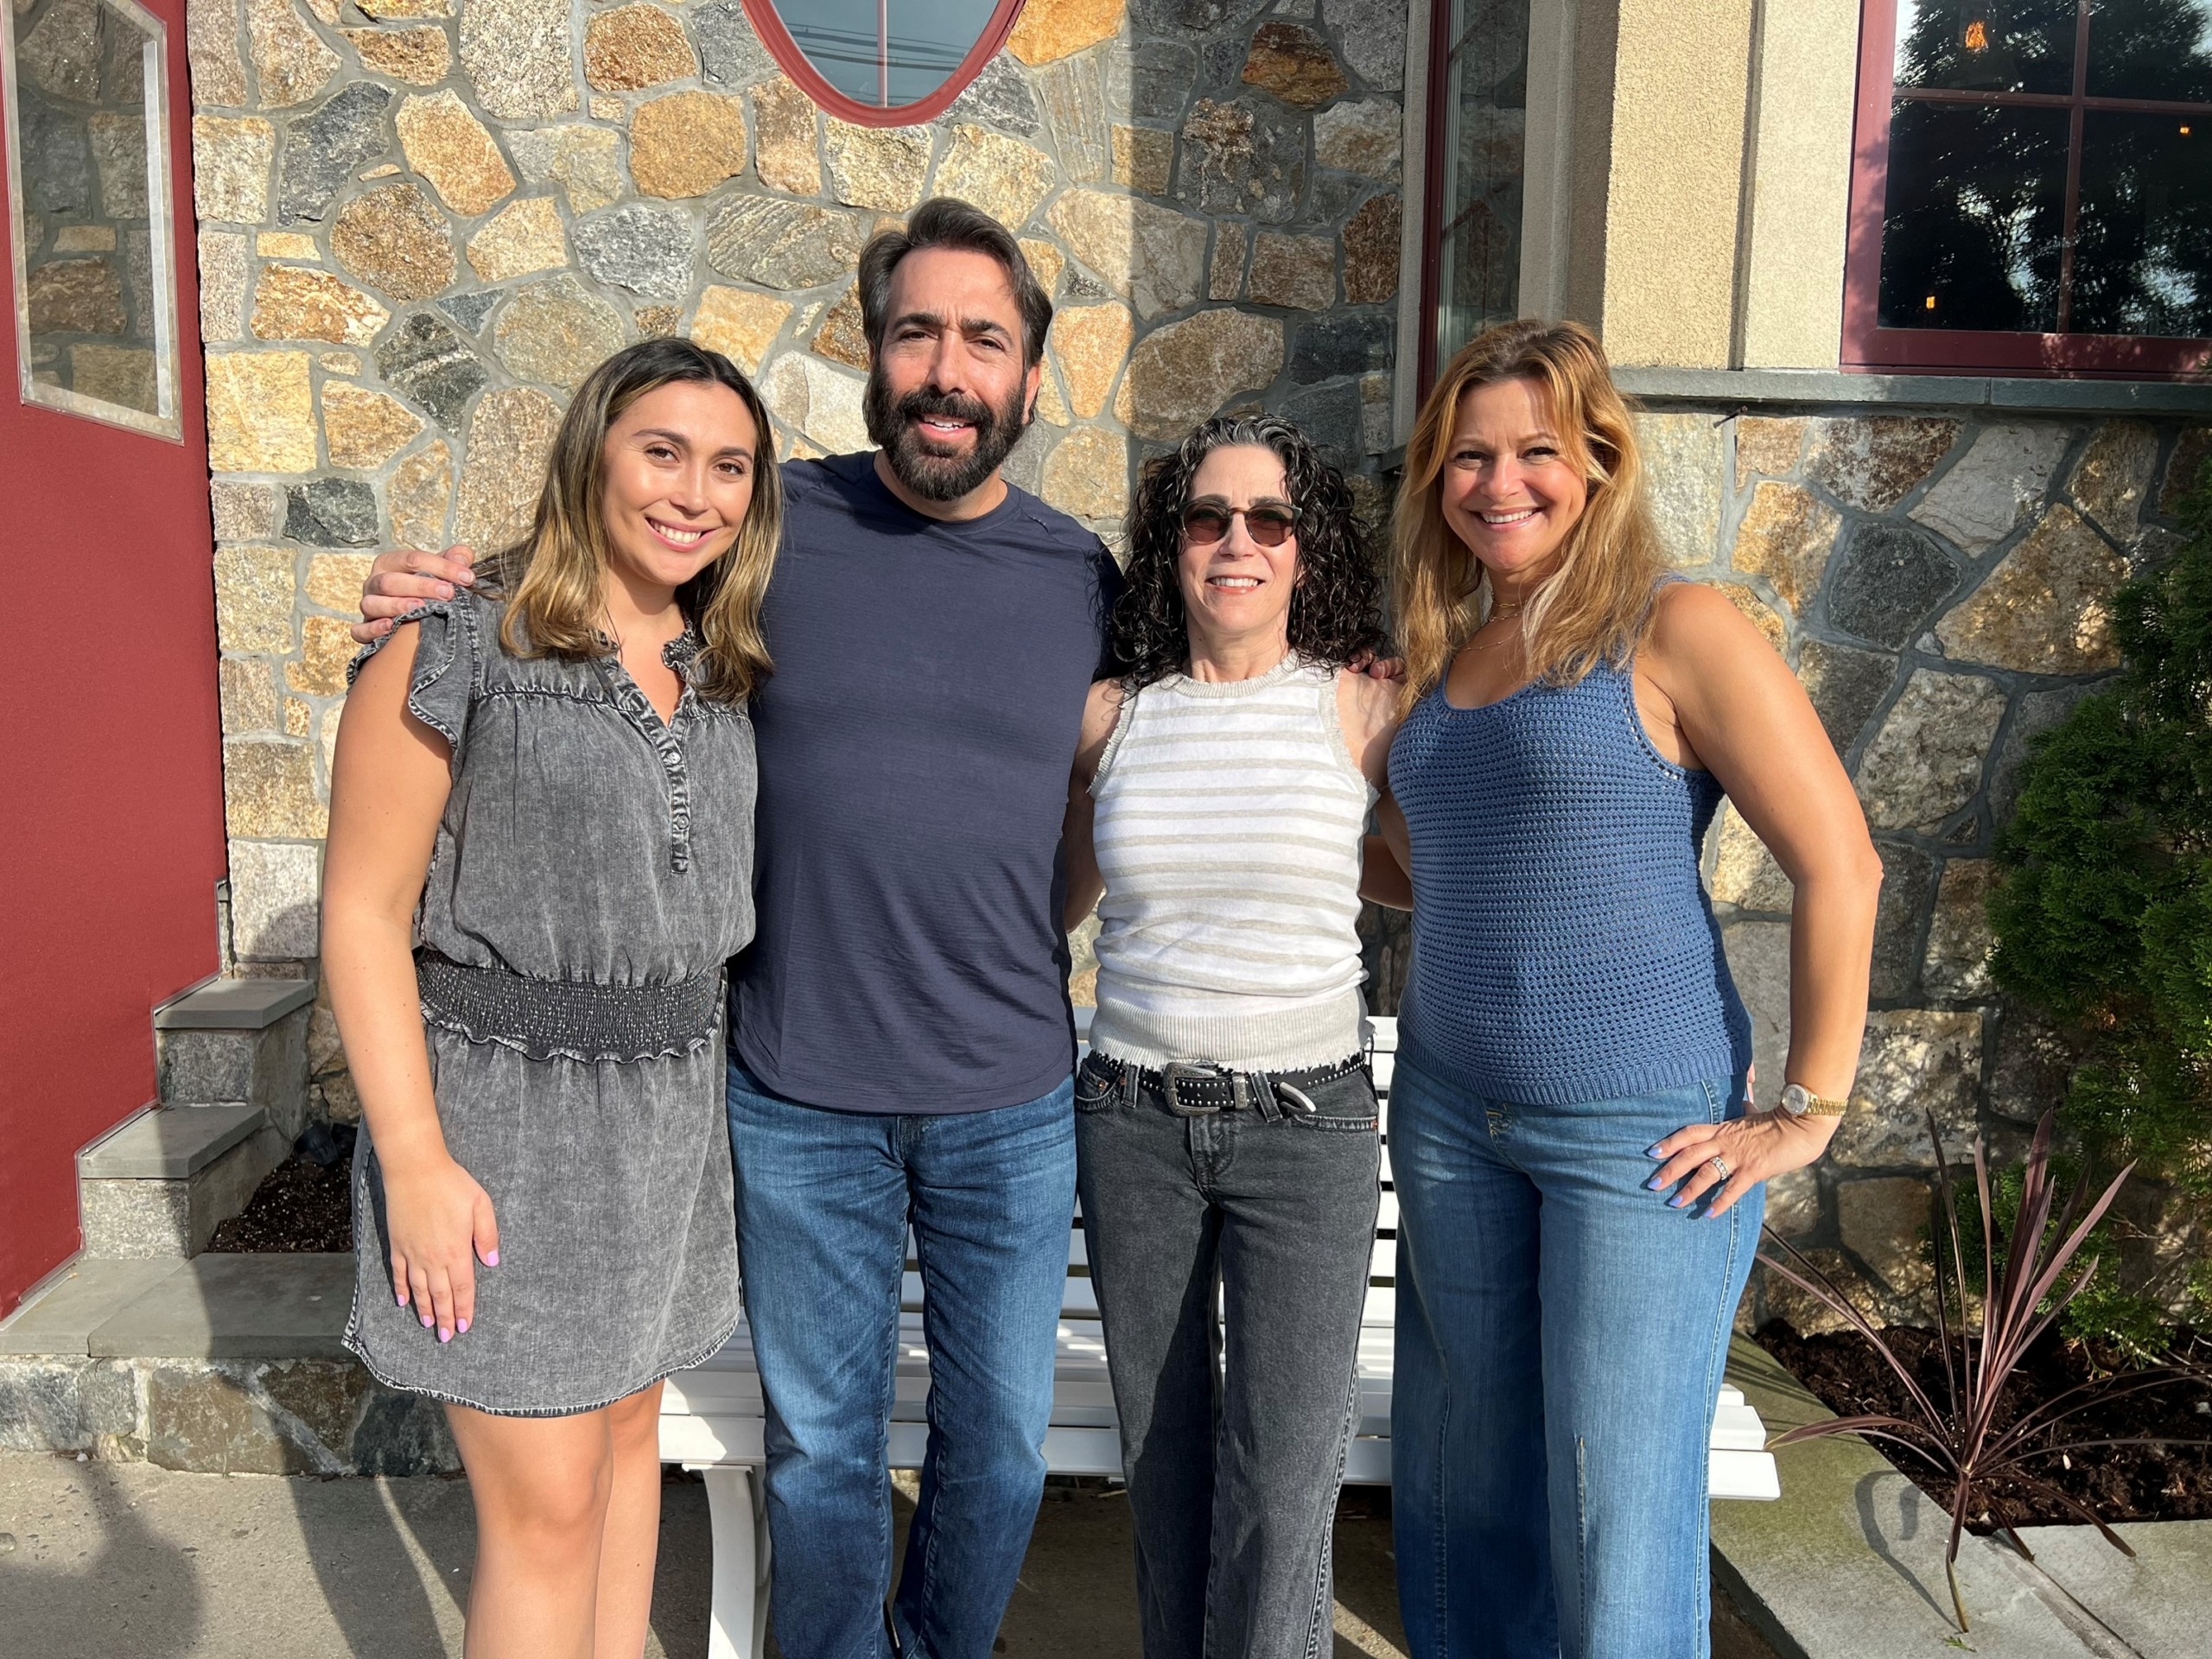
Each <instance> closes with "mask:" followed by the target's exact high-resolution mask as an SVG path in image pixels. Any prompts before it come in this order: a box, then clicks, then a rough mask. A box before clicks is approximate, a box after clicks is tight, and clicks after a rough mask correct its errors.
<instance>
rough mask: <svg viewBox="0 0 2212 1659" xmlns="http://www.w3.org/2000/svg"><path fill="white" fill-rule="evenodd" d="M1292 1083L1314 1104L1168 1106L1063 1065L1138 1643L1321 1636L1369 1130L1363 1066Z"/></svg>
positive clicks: (1221, 1658) (1281, 1641)
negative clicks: (1117, 1429) (1301, 1112)
mask: <svg viewBox="0 0 2212 1659" xmlns="http://www.w3.org/2000/svg"><path fill="white" fill-rule="evenodd" d="M1306 1093H1307V1094H1308V1095H1309V1096H1311V1097H1312V1098H1313V1103H1314V1104H1315V1105H1316V1106H1317V1107H1319V1109H1320V1115H1319V1116H1318V1117H1317V1118H1314V1119H1312V1120H1303V1119H1300V1118H1296V1117H1292V1116H1286V1115H1281V1114H1275V1113H1269V1114H1268V1115H1266V1116H1262V1114H1261V1113H1260V1112H1257V1111H1254V1110H1250V1109H1246V1110H1242V1111H1236V1112H1224V1113H1220V1114H1217V1115H1215V1116H1203V1117H1179V1116H1174V1115H1173V1113H1171V1112H1170V1111H1169V1110H1168V1109H1167V1106H1166V1103H1165V1102H1164V1101H1163V1100H1162V1099H1160V1096H1158V1095H1157V1094H1156V1093H1155V1092H1154V1091H1152V1090H1137V1089H1135V1077H1134V1073H1130V1074H1128V1080H1127V1081H1126V1082H1122V1081H1117V1080H1116V1079H1115V1078H1114V1077H1113V1076H1112V1074H1111V1073H1110V1072H1109V1070H1108V1069H1107V1068H1106V1067H1105V1066H1104V1065H1102V1064H1101V1063H1100V1062H1099V1061H1097V1060H1096V1059H1091V1060H1086V1061H1085V1062H1084V1065H1083V1068H1082V1069H1081V1070H1080V1071H1077V1073H1076V1146H1077V1181H1078V1185H1079V1186H1080V1189H1081V1191H1082V1194H1083V1224H1084V1233H1085V1235H1086V1236H1087V1237H1088V1240H1089V1243H1090V1278H1091V1283H1092V1285H1093V1286H1094V1287H1095V1288H1096V1291H1097V1294H1098V1306H1099V1312H1100V1313H1101V1314H1102V1315H1103V1319H1104V1320H1105V1325H1106V1357H1107V1362H1108V1365H1109V1369H1110V1370H1111V1371H1112V1374H1113V1381H1114V1406H1115V1410H1116V1414H1118V1415H1119V1417H1120V1419H1121V1425H1122V1466H1123V1469H1124V1471H1125V1473H1126V1474H1127V1476H1128V1484H1129V1510H1130V1515H1131V1517H1132V1519H1133V1521H1134V1522H1135V1530H1136V1556H1137V1599H1138V1603H1139V1606H1140V1611H1141V1618H1142V1621H1143V1630H1144V1651H1145V1656H1146V1659H1200V1656H1204V1659H1313V1656H1315V1655H1319V1654H1325V1653H1326V1652H1327V1651H1328V1650H1329V1649H1330V1645H1331V1644H1332V1641H1333V1637H1332V1618H1331V1609H1332V1599H1333V1598H1332V1590H1331V1584H1330V1571H1329V1544H1330V1531H1331V1527H1332V1522H1334V1520H1335V1517H1336V1499H1337V1488H1338V1484H1339V1482H1340V1481H1341V1480H1342V1479H1343V1477H1344V1450H1345V1446H1346V1445H1347V1443H1348V1442H1349V1441H1350V1440H1351V1431H1352V1425H1353V1414H1354V1408H1355V1404H1356V1402H1355V1396H1354V1392H1353V1369H1354V1365H1355V1363H1356V1362H1357V1357H1358V1350H1359V1324H1360V1315H1361V1312H1362V1310H1363V1307H1364V1306H1365V1304H1366V1300H1367V1280H1368V1261H1369V1255H1370V1245H1371V1243H1372V1242H1373V1239H1374V1236H1375V1213H1376V1205H1377V1204H1378V1203H1379V1201H1380V1192H1381V1187H1380V1180H1379V1177H1380V1143H1379V1141H1378V1140H1377V1137H1376V1108H1375V1090H1374V1088H1373V1085H1372V1084H1370V1082H1369V1080H1368V1077H1367V1073H1366V1072H1365V1071H1355V1072H1353V1073H1352V1074H1351V1075H1350V1076H1349V1077H1340V1078H1338V1079H1337V1080H1335V1081H1334V1082H1332V1083H1327V1084H1319V1085H1317V1086H1315V1087H1312V1088H1309V1089H1308V1090H1306ZM1217 1289H1218V1290H1219V1292H1220V1293H1221V1294H1222V1296H1223V1299H1224V1319H1220V1320H1217V1319H1216V1317H1215V1305H1216V1303H1215V1299H1216V1293H1217ZM1224 1361H1225V1364H1224Z"/></svg>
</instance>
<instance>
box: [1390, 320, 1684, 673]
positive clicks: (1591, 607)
mask: <svg viewBox="0 0 2212 1659" xmlns="http://www.w3.org/2000/svg"><path fill="white" fill-rule="evenodd" d="M1508 380H1529V381H1533V382H1535V385H1537V386H1538V387H1540V388H1541V390H1542V391H1543V394H1544V397H1545V400H1546V403H1547V405H1548V412H1549V414H1550V416H1551V420H1552V423H1553V427H1554V430H1555V431H1556V432H1557V434H1558V435H1559V440H1560V448H1561V450H1562V453H1563V454H1565V456H1566V458H1567V461H1568V463H1569V464H1570V465H1572V466H1573V467H1577V468H1578V469H1579V470H1580V472H1581V474H1582V476H1583V478H1584V480H1586V483H1587V484H1588V486H1589V499H1588V501H1587V503H1586V505H1585V506H1584V507H1583V510H1582V516H1581V517H1580V518H1579V519H1577V520H1576V521H1575V523H1574V524H1573V528H1571V529H1570V530H1569V531H1567V536H1566V538H1565V539H1564V540H1563V541H1562V542H1561V543H1560V550H1559V556H1558V565H1557V567H1556V569H1554V570H1553V571H1552V573H1551V574H1550V575H1548V576H1546V577H1545V578H1543V580H1542V582H1541V584H1540V585H1539V586H1538V588H1536V590H1535V593H1534V594H1531V595H1530V596H1529V602H1528V606H1527V608H1526V609H1525V610H1524V611H1523V612H1522V639H1523V640H1524V642H1525V644H1526V646H1527V649H1528V655H1529V667H1530V668H1531V669H1532V670H1533V671H1534V674H1535V677H1536V678H1538V679H1541V680H1543V681H1544V682H1546V683H1548V684H1552V685H1572V684H1573V683H1575V682H1576V681H1578V680H1580V678H1581V677H1583V676H1584V675H1586V674H1587V673H1588V672H1589V671H1591V670H1592V669H1593V668H1595V667H1596V666H1597V665H1598V664H1599V663H1601V662H1602V663H1606V664H1611V666H1613V667H1615V668H1618V667H1621V666H1623V665H1624V664H1626V663H1627V662H1628V660H1629V659H1630V658H1631V657H1633V656H1634V655H1635V654H1636V649H1637V645H1640V644H1641V643H1642V642H1643V637H1644V635H1645V634H1646V633H1647V632H1649V629H1650V626H1651V592H1652V588H1653V586H1654V584H1656V582H1657V581H1658V579H1659V576H1660V574H1661V573H1662V571H1663V570H1664V569H1665V568H1666V561H1665V559H1664V558H1663V557H1662V555H1661V552H1660V544H1659V537H1658V533H1657V532H1656V531H1655V530H1654V529H1653V528H1652V524H1651V515H1650V512H1649V508H1648V507H1647V506H1646V505H1645V504H1644V500H1643V463H1642V461H1640V460H1639V458H1638V456H1637V447H1636V431H1635V428H1634V427H1633V425H1632V424H1631V423H1630V418H1629V410H1628V404H1626V403H1625V402H1624V401H1623V399H1622V397H1621V395H1620V393H1619V391H1617V390H1616V389H1615V388H1614V385H1613V378H1612V372H1611V369H1610V368H1609V367H1608V366H1607V365H1606V363H1605V352H1604V350H1603V348H1601V347H1600V346H1599V344H1598V340H1597V337H1596V336H1595V335H1593V334H1591V332H1590V331H1589V330H1588V329H1587V328H1585V327H1582V325H1581V324H1580V323H1575V322H1542V321H1536V320H1535V319H1529V318H1524V319H1522V321H1518V322H1508V323H1502V324H1500V325H1499V326H1498V327H1495V328H1492V329H1491V330H1489V331H1488V332H1487V333H1485V334H1480V335H1478V337H1477V338H1476V339H1474V340H1471V342H1469V343H1468V344H1467V345H1466V346H1463V347H1461V348H1460V350H1459V353H1458V355H1456V356H1455V357H1453V358H1452V360H1451V362H1449V363H1448V364H1446V365H1445V368H1444V372H1443V373H1442V374H1441V375H1440V376H1439V377H1438V378H1437V382H1436V385H1435V388H1434V390H1433V391H1430V393H1429V394H1428V397H1427V400H1426V401H1424V402H1423V403H1422V404H1421V414H1420V416H1419V417H1418V418H1417V419H1416V420H1415V421H1414V433H1413V438H1412V440H1411V442H1408V444H1407V445H1406V468H1405V474H1404V477H1403V479H1402V481H1401V482H1400V484H1399V486H1398V506H1397V513H1396V517H1395V524H1393V527H1392V531H1391V538H1390V539H1391V583H1390V594H1391V607H1392V610H1393V612H1394V613H1395V614H1394V615H1393V618H1392V620H1393V622H1394V623H1395V626H1396V628H1397V631H1398V637H1399V639H1400V640H1401V641H1402V643H1403V646H1404V650H1405V655H1406V678H1405V690H1404V702H1405V706H1406V707H1407V708H1408V709H1410V708H1411V707H1412V706H1413V704H1414V702H1418V701H1419V700H1420V699H1421V697H1422V696H1426V695H1427V692H1428V691H1429V690H1430V689H1431V688H1433V686H1435V685H1436V684H1437V683H1440V681H1441V680H1442V679H1443V678H1444V676H1445V674H1446V671H1448V670H1449V669H1450V668H1451V666H1452V657H1453V656H1454V655H1455V654H1457V652H1459V648H1460V646H1462V645H1465V644H1466V642H1467V639H1468V638H1469V636H1470V635H1471V634H1472V633H1473V632H1475V630H1476V629H1477V628H1478V627H1480V626H1482V625H1483V623H1484V621H1485V620H1488V619H1489V616H1490V610H1491V583H1490V577H1489V575H1488V573H1487V572H1486V571H1484V569H1483V566H1482V563H1481V561H1479V560H1478V559H1477V558H1476V557H1475V556H1474V554H1473V552H1472V551H1471V550H1470V549H1469V548H1468V546H1467V544H1466V543H1465V542H1463V541H1461V540H1460V539H1459V535H1458V534H1457V532H1455V531H1453V530H1452V527H1451V526H1450V525H1449V524H1446V522H1445V518H1444V507H1443V493H1444V485H1443V478H1444V467H1445V465H1446V461H1447V460H1448V459H1449V457H1450V453H1451V448H1452V430H1453V429H1454V428H1455V427H1457V426H1458V424H1459V406H1460V404H1461V403H1462V402H1463V401H1464V400H1465V397H1466V395H1467V394H1468V393H1469V392H1470V391H1473V390H1474V389H1475V388H1476V387H1478V386H1493V385H1499V384H1501V383H1502V382H1504V381H1508Z"/></svg>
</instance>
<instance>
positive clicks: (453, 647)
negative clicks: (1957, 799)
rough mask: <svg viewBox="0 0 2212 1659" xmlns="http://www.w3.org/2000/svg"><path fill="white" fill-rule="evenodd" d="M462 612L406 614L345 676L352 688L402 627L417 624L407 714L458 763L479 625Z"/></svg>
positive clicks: (441, 607)
mask: <svg viewBox="0 0 2212 1659" xmlns="http://www.w3.org/2000/svg"><path fill="white" fill-rule="evenodd" d="M461 607H462V601H459V600H433V601H430V602H429V603H428V604H426V605H423V606H420V607H416V609H414V610H411V611H410V612H408V613H406V614H405V615H404V616H402V617H400V618H398V619H397V620H396V621H395V622H394V623H393V624H392V629H391V633H386V634H385V635H384V636H382V638H380V639H372V640H371V641H370V642H369V644H368V645H367V646H366V647H365V649H364V650H363V651H362V652H361V654H360V655H359V656H358V657H356V658H354V659H353V662H352V663H351V664H348V665H347V666H346V685H347V686H348V687H349V688H350V687H351V686H352V685H353V677H354V676H355V675H357V674H359V672H360V671H361V664H363V663H365V662H367V661H368V660H369V658H372V657H373V656H375V655H376V654H377V652H380V651H382V650H383V649H384V648H385V645H386V644H388V643H389V642H390V641H391V638H392V635H393V634H396V633H397V632H398V631H399V630H400V629H401V628H402V627H404V626H406V625H407V624H408V623H410V622H413V623H415V624H416V625H417V627H416V640H415V668H414V675H413V677H412V678H411V679H410V682H409V683H408V687H407V711H408V712H409V713H410V714H411V715H414V716H415V718H416V719H417V720H419V721H422V722H423V724H424V725H425V726H428V727H429V728H430V729H431V730H433V731H435V732H436V733H437V734H438V735H439V736H441V737H442V738H444V739H445V741H447V743H448V744H449V745H450V746H451V747H452V749H453V754H454V760H456V761H458V760H460V759H461V739H462V737H463V735H464V734H466V733H467V729H468V706H469V703H470V702H471V701H472V700H473V697H474V687H475V681H476V629H475V621H476V619H475V618H474V616H472V615H470V614H468V613H466V612H465V611H464V610H463V609H462V608H461Z"/></svg>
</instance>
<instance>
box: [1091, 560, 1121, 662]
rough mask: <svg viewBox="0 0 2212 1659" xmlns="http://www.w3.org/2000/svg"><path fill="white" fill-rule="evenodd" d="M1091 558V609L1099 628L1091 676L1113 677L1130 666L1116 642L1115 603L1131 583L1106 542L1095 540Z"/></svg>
mask: <svg viewBox="0 0 2212 1659" xmlns="http://www.w3.org/2000/svg"><path fill="white" fill-rule="evenodd" d="M1127 586H1128V582H1127V581H1126V580H1125V579H1124V578H1123V576H1122V567H1121V566H1120V565H1118V564H1116V563H1114V556H1113V555H1112V554H1111V553H1109V552H1108V551H1107V550H1106V543H1103V542H1099V541H1094V542H1092V543H1091V544H1090V611H1091V615H1092V617H1093V618H1094V619H1095V620H1096V625H1097V628H1098V671H1097V672H1096V673H1095V674H1093V675H1092V676H1091V678H1092V679H1094V680H1110V679H1113V678H1114V677H1116V676H1117V675H1119V674H1120V673H1121V672H1122V671H1123V669H1124V668H1126V667H1127V666H1128V664H1125V663H1123V662H1122V654H1121V652H1119V651H1118V650H1116V648H1115V645H1114V607H1115V606H1116V605H1117V604H1118V603H1119V602H1120V601H1121V598H1122V588H1125V587H1127Z"/></svg>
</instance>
